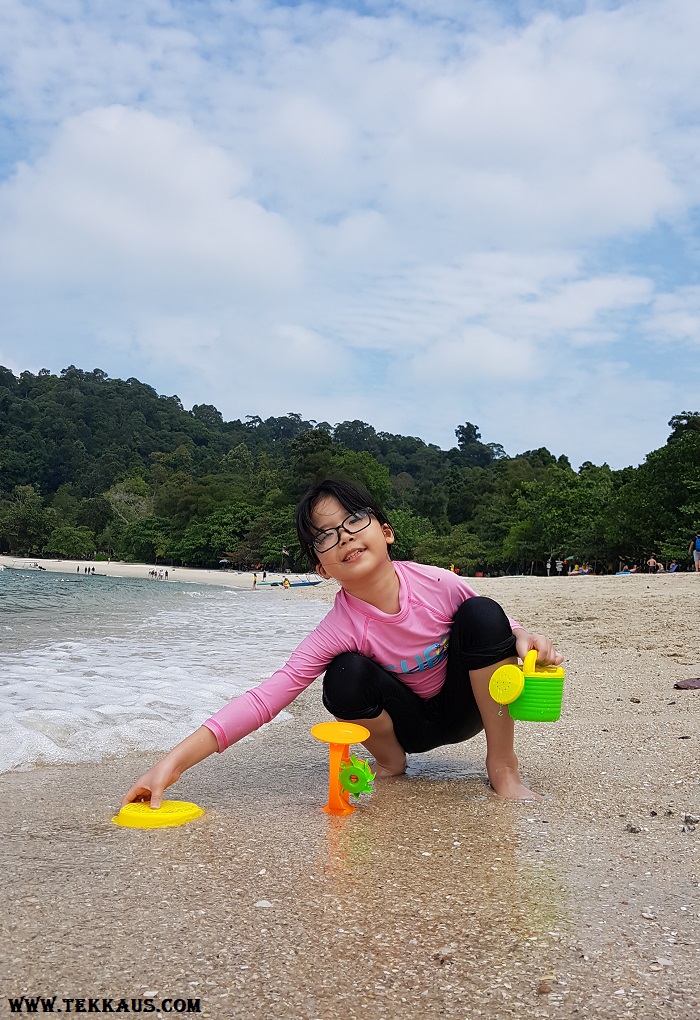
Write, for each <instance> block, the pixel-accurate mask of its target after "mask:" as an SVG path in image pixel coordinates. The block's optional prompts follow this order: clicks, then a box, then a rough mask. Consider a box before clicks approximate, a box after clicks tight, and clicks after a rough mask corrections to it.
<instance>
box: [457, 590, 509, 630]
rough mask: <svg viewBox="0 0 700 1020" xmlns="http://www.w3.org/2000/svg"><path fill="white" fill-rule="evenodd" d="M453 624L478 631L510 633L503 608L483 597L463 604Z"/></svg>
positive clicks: (468, 600)
mask: <svg viewBox="0 0 700 1020" xmlns="http://www.w3.org/2000/svg"><path fill="white" fill-rule="evenodd" d="M454 622H455V623H457V622H459V623H460V624H461V625H463V626H467V627H469V628H474V629H478V630H484V629H486V630H491V629H496V630H501V631H502V630H504V629H505V631H506V632H507V633H510V623H509V622H508V617H507V616H506V614H505V612H504V611H503V608H502V607H501V606H500V605H499V604H498V602H495V601H494V600H493V599H490V598H488V597H487V596H485V595H477V596H476V597H475V598H471V599H467V600H466V602H463V603H462V605H461V606H460V607H459V609H458V610H457V612H456V614H455V619H454Z"/></svg>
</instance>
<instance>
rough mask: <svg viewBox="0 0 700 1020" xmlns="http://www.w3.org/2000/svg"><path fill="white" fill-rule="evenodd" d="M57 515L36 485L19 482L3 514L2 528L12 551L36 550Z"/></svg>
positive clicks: (39, 547)
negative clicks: (50, 513) (50, 511)
mask: <svg viewBox="0 0 700 1020" xmlns="http://www.w3.org/2000/svg"><path fill="white" fill-rule="evenodd" d="M53 519H54V518H52V517H51V516H50V515H49V514H47V512H46V510H45V509H44V504H43V501H42V498H41V496H40V495H39V493H38V492H37V491H36V489H35V488H34V486H33V485H17V486H15V489H14V492H13V494H12V496H11V497H10V498H9V499H8V500H6V502H5V503H4V504H3V507H2V513H1V516H0V530H1V533H2V537H3V539H4V540H5V542H6V543H7V545H8V547H9V550H10V552H12V553H19V554H21V553H26V552H36V551H38V550H40V549H41V548H42V546H43V545H44V542H45V541H46V539H47V537H48V531H49V528H50V526H51V524H52V523H53Z"/></svg>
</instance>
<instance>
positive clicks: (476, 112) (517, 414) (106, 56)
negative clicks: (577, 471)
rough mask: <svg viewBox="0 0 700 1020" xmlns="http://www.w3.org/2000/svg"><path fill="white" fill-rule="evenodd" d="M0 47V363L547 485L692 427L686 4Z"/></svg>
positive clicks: (49, 20) (38, 15)
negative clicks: (529, 459) (498, 454)
mask: <svg viewBox="0 0 700 1020" xmlns="http://www.w3.org/2000/svg"><path fill="white" fill-rule="evenodd" d="M0 22H1V23H0V66H1V70H2V81H3V89H2V93H1V95H0V302H2V308H3V312H4V315H3V319H4V328H3V330H2V332H1V333H0V364H4V365H6V366H7V367H9V368H11V369H12V370H13V371H15V372H19V371H22V370H25V369H28V370H30V371H33V372H36V371H38V370H39V369H40V368H44V367H45V368H49V369H51V370H52V371H54V372H56V371H60V369H61V368H64V367H66V366H67V365H69V364H75V365H78V366H79V367H81V368H85V369H92V368H95V367H99V368H102V369H104V370H105V371H106V372H108V373H109V374H110V375H111V376H117V377H121V378H127V377H129V376H136V377H138V378H140V379H143V380H144V381H145V382H148V383H150V384H151V385H152V386H154V387H155V388H156V389H157V390H158V391H159V392H161V393H167V394H172V393H177V394H178V395H179V396H180V398H181V400H182V401H183V403H184V404H185V406H186V407H190V406H192V404H194V403H213V404H216V405H217V406H218V407H219V408H220V410H221V411H222V412H223V414H224V416H225V417H226V418H236V417H244V416H245V415H248V414H250V415H260V416H262V417H267V416H269V415H279V414H285V413H287V412H288V411H295V412H299V413H301V414H302V415H304V416H305V417H308V418H313V419H316V420H327V421H330V422H332V423H334V422H338V421H343V420H346V419H353V418H361V419H363V420H365V421H368V422H370V423H371V424H373V425H374V426H375V427H376V428H377V429H380V430H386V431H390V432H401V433H404V434H410V435H417V436H421V437H422V438H423V439H425V440H426V441H429V442H433V443H437V444H438V445H440V446H443V447H449V446H452V445H454V441H455V440H454V429H455V427H456V426H457V425H459V424H461V423H463V422H465V421H472V422H475V423H476V424H477V425H479V427H480V429H481V432H482V437H483V438H484V440H485V441H488V442H499V443H502V444H503V446H504V447H505V449H506V451H507V452H508V453H509V454H515V453H517V452H519V451H522V450H525V449H530V448H534V447H539V446H546V447H548V448H549V449H550V450H551V451H552V452H553V453H555V454H557V455H559V454H562V453H563V454H566V455H567V456H569V457H570V459H571V461H572V463H573V464H574V466H578V465H579V464H580V463H581V462H582V461H584V460H593V461H594V462H596V463H602V462H604V461H606V462H608V463H609V464H611V465H612V466H613V467H623V466H625V465H627V464H637V463H639V462H640V461H641V460H642V459H643V457H644V455H645V454H646V453H647V452H649V451H650V450H652V449H654V448H656V447H658V446H661V445H662V444H663V443H664V442H665V440H666V436H667V434H668V428H667V422H668V419H669V418H670V417H671V415H673V414H676V413H679V412H680V411H683V410H695V409H698V408H700V393H699V392H698V391H699V385H698V384H699V381H700V372H699V371H698V362H699V356H700V279H699V272H698V270H699V267H700V243H699V241H700V214H699V209H700V116H699V114H700V61H698V59H697V53H698V49H699V43H700V4H698V3H697V0H630V2H624V0H622V2H620V0H618V2H605V0H590V2H586V0H549V2H544V0H542V2H537V0H522V2H515V0H513V2H505V0H502V2H497V0H481V2H469V0H430V2H429V0H403V2H389V0H386V2H379V0H377V2H372V0H367V2H359V0H358V2H354V3H292V2H286V3H280V2H277V3H275V2H271V0H267V2H265V0H211V2H208V0H198V2H192V3H186V2H182V0H141V2H140V3H139V4H128V5H122V4H109V3H98V2H91V0H31V2H20V0H5V3H4V4H3V7H2V13H1V14H0Z"/></svg>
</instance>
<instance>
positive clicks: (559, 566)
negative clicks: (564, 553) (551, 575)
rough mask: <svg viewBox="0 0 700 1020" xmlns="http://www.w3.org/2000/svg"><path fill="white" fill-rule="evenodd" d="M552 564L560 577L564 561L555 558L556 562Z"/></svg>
mask: <svg viewBox="0 0 700 1020" xmlns="http://www.w3.org/2000/svg"><path fill="white" fill-rule="evenodd" d="M554 566H555V567H556V568H557V574H559V576H560V577H561V572H562V570H563V569H564V561H563V560H557V562H556V563H555V564H554Z"/></svg>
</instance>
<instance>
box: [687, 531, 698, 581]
mask: <svg viewBox="0 0 700 1020" xmlns="http://www.w3.org/2000/svg"><path fill="white" fill-rule="evenodd" d="M691 553H692V554H693V563H694V564H695V572H696V574H697V573H700V531H696V532H695V534H694V535H693V537H692V538H691V540H690V545H689V546H688V556H690V554H691Z"/></svg>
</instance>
